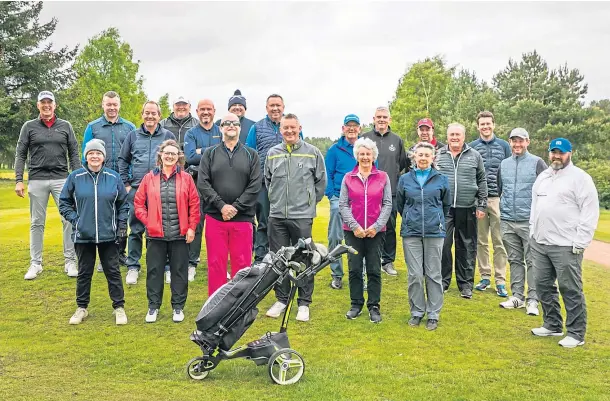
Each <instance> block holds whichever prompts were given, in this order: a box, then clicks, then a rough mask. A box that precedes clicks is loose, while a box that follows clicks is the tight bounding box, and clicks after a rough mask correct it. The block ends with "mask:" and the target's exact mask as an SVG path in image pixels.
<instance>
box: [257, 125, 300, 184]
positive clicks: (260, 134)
mask: <svg viewBox="0 0 610 401" xmlns="http://www.w3.org/2000/svg"><path fill="white" fill-rule="evenodd" d="M299 137H300V138H301V139H303V132H299ZM282 141H283V138H282V134H281V133H280V123H279V122H278V123H274V122H273V121H271V119H270V118H269V116H266V117H265V118H263V119H262V120H260V121H258V122H256V123H254V125H253V126H252V128H250V131H249V132H248V136H247V138H246V145H247V146H249V147H251V148H252V149H256V151H257V152H258V158H259V160H260V162H261V171H264V169H265V160H267V152H269V149H271V148H272V147H274V146H276V145H279V144H281V143H282ZM263 184H265V183H264V182H263Z"/></svg>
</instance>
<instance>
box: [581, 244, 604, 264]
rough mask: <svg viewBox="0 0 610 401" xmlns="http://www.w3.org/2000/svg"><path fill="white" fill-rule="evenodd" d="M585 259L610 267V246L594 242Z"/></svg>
mask: <svg viewBox="0 0 610 401" xmlns="http://www.w3.org/2000/svg"><path fill="white" fill-rule="evenodd" d="M585 259H587V260H590V261H591V262H595V263H598V264H600V265H604V266H606V267H610V244H608V243H605V242H601V241H596V240H593V241H591V245H589V247H588V248H587V249H585Z"/></svg>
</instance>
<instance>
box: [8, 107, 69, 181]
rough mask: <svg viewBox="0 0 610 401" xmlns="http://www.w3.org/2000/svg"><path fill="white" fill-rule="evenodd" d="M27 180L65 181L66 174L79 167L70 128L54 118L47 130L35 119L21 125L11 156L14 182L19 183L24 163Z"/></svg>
mask: <svg viewBox="0 0 610 401" xmlns="http://www.w3.org/2000/svg"><path fill="white" fill-rule="evenodd" d="M28 153H29V161H28V172H29V176H28V180H30V181H33V180H60V179H64V178H67V177H68V158H69V159H70V170H72V171H75V170H78V169H79V168H80V167H81V162H80V158H79V156H78V142H76V137H75V136H74V131H73V130H72V125H71V124H70V123H69V122H68V121H66V120H62V119H61V118H56V119H55V122H54V123H53V125H52V126H51V128H49V127H47V126H46V125H45V124H44V122H43V121H42V120H41V119H40V117H39V118H35V119H34V120H30V121H28V122H26V123H25V124H23V127H21V133H20V134H19V140H18V141H17V152H16V154H15V181H16V182H23V170H24V168H25V162H26V160H27V159H28Z"/></svg>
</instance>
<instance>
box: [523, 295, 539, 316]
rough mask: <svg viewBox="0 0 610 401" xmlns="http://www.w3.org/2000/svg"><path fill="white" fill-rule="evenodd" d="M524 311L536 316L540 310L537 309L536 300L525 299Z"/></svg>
mask: <svg viewBox="0 0 610 401" xmlns="http://www.w3.org/2000/svg"><path fill="white" fill-rule="evenodd" d="M525 310H526V312H527V314H528V315H530V316H538V315H539V314H540V311H538V301H535V300H533V299H530V300H529V301H527V306H526V309H525Z"/></svg>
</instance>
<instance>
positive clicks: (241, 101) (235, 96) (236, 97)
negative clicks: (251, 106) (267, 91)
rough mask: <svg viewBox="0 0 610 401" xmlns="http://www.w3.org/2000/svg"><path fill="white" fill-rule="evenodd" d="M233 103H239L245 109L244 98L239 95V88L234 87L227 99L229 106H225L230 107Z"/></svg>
mask: <svg viewBox="0 0 610 401" xmlns="http://www.w3.org/2000/svg"><path fill="white" fill-rule="evenodd" d="M234 104H241V105H242V106H244V109H247V107H246V98H245V97H243V96H242V95H241V91H240V90H239V89H236V90H235V93H234V94H233V96H231V98H230V99H229V107H227V109H230V108H231V106H233V105H234Z"/></svg>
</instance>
